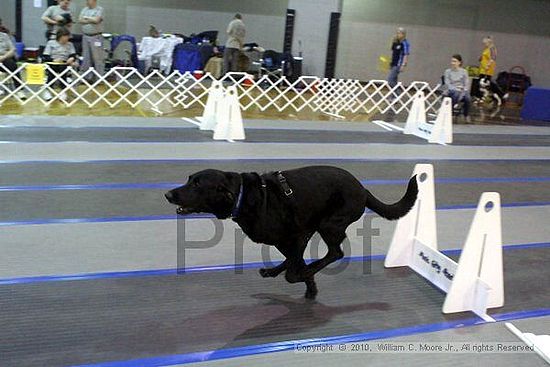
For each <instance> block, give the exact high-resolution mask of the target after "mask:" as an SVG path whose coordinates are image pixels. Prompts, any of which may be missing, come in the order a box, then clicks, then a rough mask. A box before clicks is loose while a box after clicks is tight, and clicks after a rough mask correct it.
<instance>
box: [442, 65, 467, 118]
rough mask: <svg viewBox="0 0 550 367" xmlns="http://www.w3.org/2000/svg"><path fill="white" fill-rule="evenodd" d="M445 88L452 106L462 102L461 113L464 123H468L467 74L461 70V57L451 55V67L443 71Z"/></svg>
mask: <svg viewBox="0 0 550 367" xmlns="http://www.w3.org/2000/svg"><path fill="white" fill-rule="evenodd" d="M444 79H445V86H446V88H447V96H449V97H451V99H452V101H453V106H455V107H458V104H459V103H460V102H462V113H463V115H464V117H465V119H466V121H468V122H469V121H470V116H469V111H470V93H468V72H467V71H466V70H465V69H464V68H462V56H460V55H458V54H457V55H453V56H452V58H451V67H450V68H449V69H447V70H445V76H444Z"/></svg>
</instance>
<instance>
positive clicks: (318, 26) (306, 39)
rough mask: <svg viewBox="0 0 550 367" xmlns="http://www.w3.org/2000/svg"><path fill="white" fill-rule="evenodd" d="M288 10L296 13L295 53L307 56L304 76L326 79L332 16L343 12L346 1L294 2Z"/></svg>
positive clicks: (299, 0) (315, 0) (294, 0)
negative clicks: (316, 76)
mask: <svg viewBox="0 0 550 367" xmlns="http://www.w3.org/2000/svg"><path fill="white" fill-rule="evenodd" d="M288 7H289V9H295V10H296V17H295V28H294V42H293V45H292V53H293V54H294V55H298V54H299V52H300V51H301V52H302V53H303V57H304V61H303V67H302V71H303V74H304V75H318V76H324V74H325V59H326V55H327V43H328V32H329V25H330V13H331V12H339V11H341V8H342V0H290V1H289V2H288Z"/></svg>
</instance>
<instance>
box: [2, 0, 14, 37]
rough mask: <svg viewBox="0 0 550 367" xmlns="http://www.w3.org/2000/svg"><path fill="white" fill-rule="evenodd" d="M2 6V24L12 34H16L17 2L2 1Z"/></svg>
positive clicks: (10, 0)
mask: <svg viewBox="0 0 550 367" xmlns="http://www.w3.org/2000/svg"><path fill="white" fill-rule="evenodd" d="M1 4H2V6H1V7H0V18H2V24H4V27H6V28H8V29H9V30H10V32H15V0H2V2H1Z"/></svg>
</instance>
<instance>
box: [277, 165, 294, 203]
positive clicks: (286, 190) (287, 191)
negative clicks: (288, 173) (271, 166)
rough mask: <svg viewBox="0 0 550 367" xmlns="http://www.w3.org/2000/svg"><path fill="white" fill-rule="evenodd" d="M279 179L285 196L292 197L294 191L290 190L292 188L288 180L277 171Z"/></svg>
mask: <svg viewBox="0 0 550 367" xmlns="http://www.w3.org/2000/svg"><path fill="white" fill-rule="evenodd" d="M277 179H278V180H279V183H280V184H281V187H282V188H283V192H284V193H285V195H286V196H287V197H289V196H290V195H292V193H293V192H294V191H292V189H291V188H290V186H289V185H288V182H287V180H286V177H285V176H283V173H282V172H281V171H277Z"/></svg>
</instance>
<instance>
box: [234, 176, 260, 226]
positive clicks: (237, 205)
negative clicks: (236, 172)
mask: <svg viewBox="0 0 550 367" xmlns="http://www.w3.org/2000/svg"><path fill="white" fill-rule="evenodd" d="M258 177H260V182H261V185H262V190H265V189H266V187H267V184H266V183H265V180H264V178H263V177H262V175H260V174H258ZM243 193H244V180H243V177H242V176H241V185H240V188H239V196H237V201H236V202H235V205H234V206H233V210H232V211H231V218H233V219H234V218H237V217H238V216H239V211H240V210H241V205H242V201H243ZM265 199H266V196H265V192H264V201H265Z"/></svg>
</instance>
